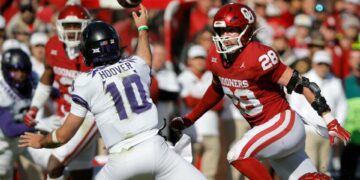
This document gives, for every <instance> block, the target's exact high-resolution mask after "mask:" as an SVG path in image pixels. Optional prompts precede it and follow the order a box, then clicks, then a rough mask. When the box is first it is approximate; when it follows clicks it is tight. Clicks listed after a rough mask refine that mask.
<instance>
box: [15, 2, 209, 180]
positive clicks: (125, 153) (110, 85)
mask: <svg viewBox="0 0 360 180" xmlns="http://www.w3.org/2000/svg"><path fill="white" fill-rule="evenodd" d="M138 14H139V15H138ZM133 18H134V20H135V24H136V26H137V27H138V30H139V44H138V51H137V55H138V56H130V57H123V56H122V50H121V48H120V47H121V46H120V42H119V37H118V36H117V33H116V31H115V30H114V29H113V27H111V26H110V25H108V24H106V23H104V22H101V21H96V22H92V23H90V24H89V25H88V26H87V27H86V28H85V30H84V31H83V33H82V38H81V51H82V53H83V55H84V57H85V63H86V64H87V65H89V66H91V65H93V66H94V69H92V70H91V71H90V72H88V73H83V74H80V75H79V76H78V77H76V79H75V81H74V84H73V93H72V100H73V103H72V104H71V111H70V113H69V115H68V116H67V118H66V121H65V123H64V124H63V126H62V127H60V128H59V129H57V130H55V131H53V132H52V133H51V134H49V135H47V136H43V135H41V134H34V133H26V134H25V135H22V136H21V139H20V140H19V146H20V147H33V148H42V147H51V146H52V145H54V144H56V143H59V144H63V143H66V142H67V141H68V140H69V139H70V138H71V137H72V136H73V135H74V134H75V132H76V131H77V130H78V128H79V127H80V125H81V124H82V123H83V120H84V117H85V116H86V114H87V113H89V112H91V113H93V114H94V116H95V121H96V124H97V126H98V128H99V131H100V134H101V136H102V137H103V139H104V142H105V145H106V148H107V149H108V151H109V161H108V163H107V164H106V165H105V166H104V167H103V169H102V170H101V171H100V172H99V174H97V176H96V179H132V178H134V179H139V178H140V179H141V178H144V179H154V178H155V179H164V180H169V179H196V180H201V179H205V177H204V176H203V175H202V174H201V173H200V172H199V171H198V170H196V168H195V167H193V166H192V165H191V164H190V163H188V162H186V161H185V160H184V159H183V158H181V157H180V156H179V155H177V154H176V153H175V152H174V151H173V150H171V149H170V148H169V147H168V145H167V143H166V142H165V140H164V138H162V137H161V136H159V135H158V131H159V129H157V125H158V117H157V109H156V106H155V105H154V103H153V102H152V100H151V98H150V95H149V86H150V70H151V69H150V67H151V52H150V48H149V42H148V33H147V30H148V27H147V26H146V23H147V20H148V14H147V10H146V9H145V7H144V6H142V5H141V8H140V11H139V13H136V12H133Z"/></svg>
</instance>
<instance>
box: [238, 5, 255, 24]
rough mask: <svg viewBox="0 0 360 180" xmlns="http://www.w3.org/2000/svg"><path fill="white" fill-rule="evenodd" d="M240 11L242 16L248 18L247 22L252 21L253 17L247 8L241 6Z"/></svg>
mask: <svg viewBox="0 0 360 180" xmlns="http://www.w3.org/2000/svg"><path fill="white" fill-rule="evenodd" d="M241 13H242V14H243V15H244V18H245V19H247V20H248V22H249V24H251V23H254V21H255V18H254V16H253V14H252V13H251V12H250V11H249V10H248V9H247V8H241Z"/></svg>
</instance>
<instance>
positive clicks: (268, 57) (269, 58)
mask: <svg viewBox="0 0 360 180" xmlns="http://www.w3.org/2000/svg"><path fill="white" fill-rule="evenodd" d="M258 61H259V62H261V67H262V69H263V70H264V71H266V70H267V69H270V68H271V67H272V66H273V65H276V64H277V63H279V58H278V57H277V55H276V53H275V52H274V51H273V50H269V51H268V52H267V53H266V54H263V55H261V56H260V57H259V59H258Z"/></svg>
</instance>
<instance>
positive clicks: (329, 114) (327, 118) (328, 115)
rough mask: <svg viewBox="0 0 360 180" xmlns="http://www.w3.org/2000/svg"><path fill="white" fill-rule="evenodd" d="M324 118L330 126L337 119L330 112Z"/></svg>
mask: <svg viewBox="0 0 360 180" xmlns="http://www.w3.org/2000/svg"><path fill="white" fill-rule="evenodd" d="M322 118H323V119H324V121H325V123H326V124H329V123H330V122H331V121H332V120H334V119H335V118H334V117H333V116H332V115H331V113H330V112H329V113H327V114H325V115H324V116H323V117H322Z"/></svg>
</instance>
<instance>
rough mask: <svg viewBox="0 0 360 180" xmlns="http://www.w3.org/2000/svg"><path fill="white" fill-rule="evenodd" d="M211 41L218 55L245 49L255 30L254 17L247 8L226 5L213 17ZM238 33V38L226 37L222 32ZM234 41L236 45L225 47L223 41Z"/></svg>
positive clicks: (231, 4)
mask: <svg viewBox="0 0 360 180" xmlns="http://www.w3.org/2000/svg"><path fill="white" fill-rule="evenodd" d="M213 28H214V31H215V36H213V38H212V39H213V41H214V43H215V45H216V51H217V52H218V53H234V52H236V50H238V49H241V48H243V47H245V46H246V45H247V44H248V43H249V42H250V40H251V38H252V37H253V35H254V32H255V29H256V15H255V13H254V12H253V10H251V9H250V8H249V7H248V6H246V5H243V4H239V3H230V4H226V5H224V6H223V7H221V8H220V9H219V11H218V12H217V13H216V14H215V16H214V22H213ZM234 31H235V32H239V36H236V37H232V36H226V35H224V34H223V33H224V32H234ZM229 40H230V41H231V40H236V41H237V44H236V45H226V43H224V42H225V41H229Z"/></svg>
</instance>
